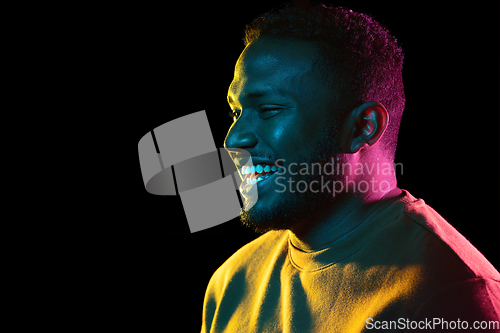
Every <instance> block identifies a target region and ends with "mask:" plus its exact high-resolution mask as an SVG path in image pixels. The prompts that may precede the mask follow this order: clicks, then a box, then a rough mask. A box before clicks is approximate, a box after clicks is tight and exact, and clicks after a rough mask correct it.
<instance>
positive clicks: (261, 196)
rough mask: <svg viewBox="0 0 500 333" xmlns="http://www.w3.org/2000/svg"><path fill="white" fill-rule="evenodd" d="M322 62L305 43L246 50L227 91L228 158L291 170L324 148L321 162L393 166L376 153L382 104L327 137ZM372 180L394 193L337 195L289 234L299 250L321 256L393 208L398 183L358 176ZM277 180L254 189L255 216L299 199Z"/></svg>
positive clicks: (357, 112) (365, 108)
mask: <svg viewBox="0 0 500 333" xmlns="http://www.w3.org/2000/svg"><path fill="white" fill-rule="evenodd" d="M320 61H321V60H320V58H319V57H318V50H317V48H316V46H315V45H314V44H312V43H310V42H306V41H290V40H276V39H264V38H262V39H259V40H257V41H256V42H254V43H252V44H250V45H249V46H247V47H246V48H245V50H244V51H243V52H242V54H241V55H240V57H239V59H238V61H237V63H236V66H235V73H234V79H233V81H232V83H231V85H230V87H229V90H228V102H229V104H230V106H231V109H232V110H233V111H235V115H236V116H235V118H234V120H235V122H234V123H233V124H232V126H231V128H230V129H229V132H228V134H227V137H226V139H225V142H224V146H225V148H226V149H227V150H228V151H229V152H230V153H231V152H232V150H231V149H235V148H240V149H246V150H247V151H248V152H249V153H250V154H251V155H252V157H253V156H257V157H259V156H265V157H266V158H267V159H268V160H276V159H281V160H282V162H280V163H278V164H279V165H283V167H285V169H287V166H289V164H290V163H293V162H295V163H300V162H307V161H305V160H304V159H308V157H309V156H316V155H317V151H318V149H319V148H318V147H321V148H324V149H323V151H321V154H320V155H322V156H323V155H325V153H326V155H328V154H331V156H341V157H342V159H343V160H344V161H347V162H349V163H352V164H353V165H354V164H355V163H373V162H375V161H376V162H377V163H381V162H388V163H391V164H392V163H393V162H392V161H387V160H386V159H385V157H384V154H383V153H382V150H381V147H379V145H377V142H379V139H380V138H381V136H382V135H383V133H384V130H385V128H386V126H387V124H388V117H389V116H388V114H387V111H386V110H385V108H384V107H383V105H381V104H380V103H378V102H376V101H368V102H366V103H363V104H362V105H360V106H359V107H357V108H355V109H354V110H352V111H351V112H350V113H349V114H348V115H347V116H346V117H344V118H343V119H341V120H339V126H338V128H336V129H335V130H336V131H339V133H338V134H339V135H338V141H337V142H332V141H331V138H329V137H327V136H325V133H326V130H325V126H328V124H325V122H326V120H327V119H329V115H331V112H335V110H334V109H332V105H331V104H330V103H329V102H328V101H329V100H330V99H329V97H331V96H330V94H331V93H332V92H331V91H330V88H329V87H328V86H327V85H326V84H325V82H324V81H323V80H321V79H320V78H318V72H317V71H315V68H317V67H315V64H317V63H318V62H320ZM329 140H330V141H329ZM330 152H331V153H330ZM328 156H330V155H328ZM233 157H234V156H233ZM285 176H286V177H291V176H290V175H288V174H286V175H285ZM368 177H369V178H370V180H373V177H378V178H377V180H378V181H382V180H386V181H387V182H388V183H389V184H390V186H389V187H385V188H384V191H380V190H379V191H367V192H365V193H339V194H338V195H337V196H336V197H335V200H331V201H328V202H325V203H324V204H322V205H321V207H319V208H315V209H314V214H312V212H311V214H308V215H307V216H308V218H302V219H300V220H298V221H296V222H294V224H293V225H290V226H288V227H287V228H286V229H289V230H290V232H291V233H290V235H291V239H292V242H293V244H294V245H295V246H297V247H299V248H301V249H303V250H305V251H311V250H314V249H317V248H320V247H321V246H323V245H325V244H328V243H329V242H332V241H334V240H335V239H338V238H340V237H342V236H343V235H345V234H346V233H348V232H350V231H352V230H353V229H354V228H356V227H357V226H358V225H359V224H360V223H361V222H362V220H361V217H362V216H363V215H364V214H365V213H366V212H367V211H368V210H369V209H370V208H371V207H372V206H373V204H374V203H376V202H378V201H379V200H392V199H393V198H395V197H396V196H398V195H399V194H400V193H401V190H399V189H398V188H397V186H396V178H395V176H394V175H376V176H374V175H370V176H368V175H358V176H356V181H361V180H363V179H366V180H367V181H368ZM271 179H272V178H269V179H268V180H265V181H263V182H259V183H257V184H255V185H254V186H257V188H258V201H257V202H256V203H255V205H254V206H253V207H252V208H251V209H254V210H255V211H256V212H259V211H265V210H266V209H269V207H273V205H278V204H283V202H286V201H287V200H285V199H286V196H287V195H288V196H290V195H293V194H290V193H278V192H277V190H278V189H279V187H278V185H277V184H276V181H270V180H271ZM308 195H309V196H311V198H313V197H312V194H308ZM315 195H316V196H318V195H323V196H324V195H328V194H327V193H318V194H315ZM315 198H318V197H315ZM246 199H248V198H246ZM313 200H314V199H313ZM302 208H303V209H307V207H302ZM302 208H301V209H302ZM360 220H361V221H360Z"/></svg>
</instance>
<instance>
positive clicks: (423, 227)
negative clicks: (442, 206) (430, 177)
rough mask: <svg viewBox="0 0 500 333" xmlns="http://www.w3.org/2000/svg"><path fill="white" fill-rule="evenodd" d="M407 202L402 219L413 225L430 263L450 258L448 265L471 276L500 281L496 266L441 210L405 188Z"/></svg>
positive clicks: (415, 235) (416, 242)
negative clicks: (460, 268) (461, 269)
mask: <svg viewBox="0 0 500 333" xmlns="http://www.w3.org/2000/svg"><path fill="white" fill-rule="evenodd" d="M405 192H406V193H405V194H406V195H405V197H406V202H405V205H404V208H403V210H402V212H401V216H400V219H401V220H403V221H407V222H408V223H409V224H411V225H412V229H413V230H414V235H413V237H412V240H411V242H412V243H413V244H415V245H417V246H418V247H420V248H421V249H422V250H423V251H424V252H423V254H424V255H425V257H426V259H427V262H429V263H432V262H435V263H438V262H439V261H440V258H441V259H444V258H446V261H447V262H443V263H439V264H444V265H445V266H442V267H443V268H444V267H450V264H452V263H455V266H457V265H458V266H463V267H464V268H465V269H466V270H467V271H468V274H469V278H489V279H495V280H500V274H499V273H498V271H497V270H496V269H495V268H494V267H493V265H492V264H491V263H490V262H489V261H488V260H487V259H486V258H485V257H484V256H483V254H482V253H481V252H479V251H478V250H477V249H476V248H475V247H474V245H472V244H471V243H470V242H469V241H468V240H467V239H466V238H465V237H464V236H463V235H462V234H461V233H460V232H458V231H457V230H456V229H455V228H454V227H453V226H452V225H451V224H450V223H449V222H448V221H446V220H445V219H444V218H443V217H442V216H441V215H440V214H439V213H438V212H436V211H435V210H434V209H433V208H432V207H430V206H429V205H427V204H426V203H425V201H424V200H422V199H416V198H415V197H413V196H412V195H411V194H409V193H408V192H407V191H405Z"/></svg>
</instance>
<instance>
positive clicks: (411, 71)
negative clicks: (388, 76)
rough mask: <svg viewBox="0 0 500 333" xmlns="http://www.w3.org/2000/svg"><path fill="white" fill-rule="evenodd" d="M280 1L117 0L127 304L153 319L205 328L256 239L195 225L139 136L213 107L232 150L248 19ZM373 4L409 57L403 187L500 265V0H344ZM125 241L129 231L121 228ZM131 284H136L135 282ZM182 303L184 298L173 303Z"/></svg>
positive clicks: (107, 36) (112, 62) (109, 39)
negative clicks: (234, 92) (147, 176)
mask: <svg viewBox="0 0 500 333" xmlns="http://www.w3.org/2000/svg"><path fill="white" fill-rule="evenodd" d="M276 3H277V2H272V1H240V2H234V3H230V4H228V3H225V2H217V3H216V2H199V1H194V2H188V3H182V4H180V3H169V5H167V6H166V7H161V8H160V7H148V6H146V5H141V6H140V7H138V5H135V4H131V5H129V7H126V8H125V7H120V8H116V9H113V10H112V11H111V12H110V15H109V22H110V23H109V27H108V29H107V31H106V32H103V34H104V40H105V41H106V42H105V43H106V46H107V47H110V48H115V49H116V50H119V51H118V52H116V53H114V55H113V56H112V57H111V58H110V59H108V62H109V68H110V72H109V73H110V76H112V77H113V80H114V81H118V82H119V84H120V86H121V87H122V88H121V89H119V92H117V94H116V99H117V100H118V101H119V105H120V108H122V109H121V110H117V111H116V115H117V119H120V121H121V125H123V126H124V127H125V128H126V130H125V135H124V136H123V137H122V138H116V141H115V142H113V143H112V144H113V145H120V146H121V148H122V149H123V145H124V144H125V142H126V145H127V148H128V150H127V156H126V160H125V161H124V162H122V163H123V165H122V166H120V168H121V167H123V168H124V169H126V170H127V173H126V177H125V179H123V182H125V183H126V186H125V187H124V188H126V190H124V193H122V194H124V195H125V196H126V199H124V200H123V202H121V204H120V209H119V212H117V213H116V215H115V216H113V218H114V219H116V220H118V221H117V223H118V225H119V227H117V228H119V230H120V233H119V234H120V236H119V237H120V240H119V243H117V244H120V245H116V246H115V247H113V248H112V249H111V251H110V252H109V253H110V254H109V255H110V257H109V258H108V259H109V262H110V265H111V266H113V263H114V264H116V265H118V266H117V269H118V270H119V272H120V273H119V276H120V277H119V278H118V280H117V281H115V283H116V284H120V283H124V284H125V286H123V293H120V294H121V296H119V297H121V300H123V302H124V303H125V304H127V307H128V309H129V311H130V313H132V314H133V315H132V316H131V318H130V320H135V321H137V320H139V321H140V322H141V323H143V324H144V325H149V324H151V323H155V324H159V325H164V326H165V327H172V326H171V325H172V324H181V325H182V327H184V328H183V329H182V331H183V332H196V331H199V330H200V327H201V318H202V304H203V298H204V292H205V289H206V286H207V284H208V281H209V279H210V277H211V275H212V274H213V272H214V271H215V270H216V269H217V268H218V267H219V266H220V265H221V264H222V263H223V262H224V261H225V260H226V259H227V258H228V257H229V256H231V254H232V253H234V252H235V251H236V250H238V249H239V248H240V247H241V246H243V245H244V244H246V243H248V242H249V241H251V240H253V239H254V238H256V237H257V236H258V235H257V234H255V233H253V232H251V231H249V230H246V229H244V228H243V227H241V226H240V225H239V220H238V219H234V220H232V221H229V222H226V223H223V224H221V225H219V226H216V227H213V228H210V229H207V230H204V231H200V232H197V233H194V234H191V233H190V232H189V228H188V224H187V221H186V218H185V215H184V212H183V208H182V203H181V201H180V198H179V197H178V196H176V197H173V196H170V197H163V196H154V195H151V194H149V193H147V192H146V190H145V188H144V184H143V180H142V176H141V170H140V165H139V159H138V154H137V144H138V142H139V140H140V139H141V138H142V136H143V135H144V134H146V133H147V132H149V131H150V130H152V129H154V128H155V127H157V126H160V125H162V124H164V123H166V122H168V121H171V120H173V119H175V118H178V117H180V116H183V115H187V114H190V113H193V112H197V111H200V110H206V113H207V116H208V119H209V122H210V126H211V129H212V133H213V135H214V139H215V143H216V145H218V146H219V147H222V145H223V141H224V138H225V135H226V133H227V130H228V128H229V126H230V124H231V119H230V118H229V117H228V116H227V113H228V111H229V107H228V105H227V102H226V93H227V88H228V86H229V84H230V82H231V80H232V75H233V69H234V64H235V62H236V60H237V58H238V56H239V54H240V52H241V51H242V49H243V42H242V40H241V39H242V37H243V28H244V26H245V24H247V23H249V22H250V21H251V19H253V18H254V17H255V16H256V15H258V14H261V13H263V12H266V11H267V10H269V9H270V8H272V7H273V6H274V5H275V4H276ZM332 3H333V4H334V5H341V6H346V7H348V8H351V9H353V10H355V11H361V12H364V13H367V14H371V15H372V16H373V17H374V18H375V19H376V20H377V21H379V22H380V23H382V24H383V25H384V26H386V27H387V28H389V30H390V31H391V33H392V34H393V35H394V36H395V37H396V38H397V40H398V42H399V43H400V44H401V45H402V47H403V51H404V53H405V63H404V70H403V78H404V83H405V92H406V108H405V111H404V115H403V120H402V125H401V131H400V137H399V144H398V150H397V155H396V162H400V163H403V165H404V172H403V175H399V176H398V186H399V187H400V188H403V189H406V190H408V191H409V192H410V193H411V194H412V195H413V196H415V197H417V198H422V199H424V200H425V201H426V202H427V203H428V204H429V205H430V206H431V207H433V208H434V209H435V210H436V211H437V212H439V213H440V214H441V215H442V216H443V217H444V218H446V219H447V220H448V221H449V222H450V223H451V224H452V225H453V226H454V227H455V228H456V229H457V230H458V231H459V232H460V233H462V234H463V235H464V236H465V237H466V238H467V239H469V240H470V242H471V243H472V244H473V245H474V246H475V247H476V248H478V249H479V251H480V252H482V253H483V254H484V255H485V256H486V258H488V259H489V260H490V262H492V263H493V264H494V265H495V266H496V267H497V269H498V268H499V261H498V260H499V182H500V180H499V163H498V162H499V132H498V124H499V104H498V102H499V85H498V83H499V80H498V75H499V63H498V59H499V54H498V43H499V38H498V12H499V11H498V4H491V5H489V7H484V5H483V6H482V7H477V6H475V5H470V4H467V5H462V4H454V5H448V4H441V3H439V4H437V3H436V2H434V3H432V4H431V2H429V3H426V2H416V3H410V5H409V4H408V2H383V3H381V2H377V3H376V2H374V1H336V2H329V4H332ZM116 237H118V236H116ZM124 281H125V282H124ZM172 306H173V307H172Z"/></svg>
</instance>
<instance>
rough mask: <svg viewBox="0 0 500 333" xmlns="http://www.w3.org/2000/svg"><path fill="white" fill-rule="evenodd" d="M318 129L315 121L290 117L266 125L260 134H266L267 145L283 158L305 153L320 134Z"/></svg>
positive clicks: (318, 125)
mask: <svg viewBox="0 0 500 333" xmlns="http://www.w3.org/2000/svg"><path fill="white" fill-rule="evenodd" d="M319 127H320V124H319V123H318V122H317V121H313V120H311V119H299V117H292V116H290V117H288V118H286V119H280V121H279V122H273V123H271V122H269V123H267V124H266V125H265V127H263V128H262V130H263V131H262V132H263V133H266V135H265V136H266V138H267V140H266V141H268V145H269V146H270V147H271V148H272V149H273V150H274V151H275V152H276V153H278V155H280V156H283V157H285V156H292V155H295V154H297V153H299V154H300V153H301V152H307V151H308V150H309V149H310V148H311V143H312V142H314V140H315V139H316V136H317V135H318V134H319V133H320V131H319Z"/></svg>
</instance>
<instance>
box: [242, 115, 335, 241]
mask: <svg viewBox="0 0 500 333" xmlns="http://www.w3.org/2000/svg"><path fill="white" fill-rule="evenodd" d="M327 123H328V122H327ZM329 124H330V125H329V126H330V127H329V128H324V129H322V130H321V131H320V132H319V133H320V135H319V139H318V140H317V142H316V143H314V144H313V145H312V146H313V147H314V149H313V151H312V152H311V153H310V154H307V156H299V157H298V158H297V160H296V161H290V162H295V163H297V165H301V163H307V165H308V167H309V169H308V170H309V172H306V174H301V173H300V172H298V171H299V170H300V169H299V170H296V171H295V173H296V174H295V175H293V174H290V173H288V172H286V173H285V174H283V175H280V176H281V177H285V181H283V182H281V183H280V184H283V185H280V186H285V185H286V190H285V191H283V193H281V194H280V195H279V196H278V197H277V198H276V200H273V203H269V204H265V205H253V206H252V207H251V208H249V209H246V208H242V209H241V210H242V212H241V215H240V220H241V223H242V224H243V225H244V226H245V227H248V228H250V229H252V230H254V231H255V232H257V233H266V232H268V231H271V230H290V229H294V227H296V226H298V225H299V224H303V222H307V221H319V220H321V218H320V217H321V214H322V213H324V212H325V211H326V210H328V208H329V207H331V206H332V205H333V204H334V202H335V197H334V195H332V193H330V192H329V191H328V190H326V189H325V191H322V186H321V184H323V183H324V184H326V183H327V182H328V181H330V183H329V185H328V186H327V187H328V188H329V189H330V191H331V190H332V182H333V181H340V178H341V176H340V175H337V174H336V173H334V172H333V173H332V175H325V174H323V170H325V164H326V163H331V162H332V161H335V163H342V162H343V161H345V154H341V153H339V147H338V142H339V141H338V136H339V133H338V131H337V128H338V126H337V124H336V122H334V121H331V122H330V123H329ZM287 162H288V161H287ZM313 163H314V165H316V167H314V170H315V171H314V174H313V173H312V172H311V170H312V168H311V166H312V165H313ZM316 163H319V165H321V170H318V168H317V165H318V164H316ZM283 167H285V169H286V170H289V169H288V167H287V165H284V164H283ZM326 169H328V166H327V167H326ZM318 171H319V172H318ZM330 173H331V172H330ZM277 179H278V178H277V177H275V181H276V182H277ZM314 181H316V182H315V183H313V182H314ZM304 183H305V184H307V186H304V185H305V184H304ZM290 184H293V185H290ZM313 184H315V185H314V186H313ZM304 187H305V190H304ZM311 188H313V190H314V192H313V191H311ZM292 190H293V192H292ZM316 191H317V193H316ZM280 192H281V191H280ZM306 224H308V225H311V223H306Z"/></svg>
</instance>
